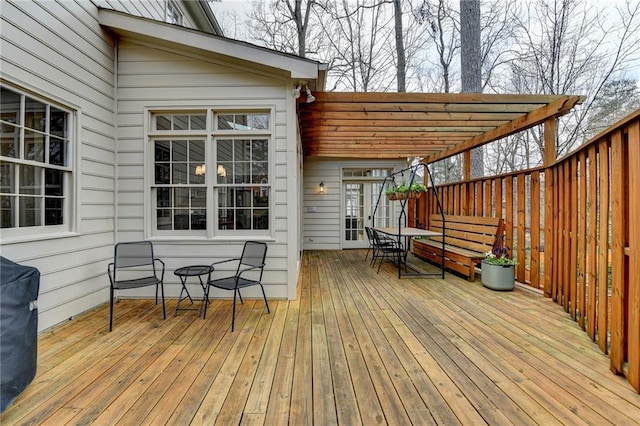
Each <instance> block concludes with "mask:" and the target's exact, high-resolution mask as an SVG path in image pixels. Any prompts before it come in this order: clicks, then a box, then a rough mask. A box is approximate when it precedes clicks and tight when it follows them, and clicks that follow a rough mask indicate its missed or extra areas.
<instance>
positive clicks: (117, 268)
mask: <svg viewBox="0 0 640 426" xmlns="http://www.w3.org/2000/svg"><path fill="white" fill-rule="evenodd" d="M160 266H161V268H160ZM107 273H108V274H109V281H110V282H111V292H110V300H109V303H110V306H109V331H111V330H112V329H113V299H114V292H115V290H128V289H132V288H140V287H147V286H151V285H155V286H156V305H157V304H158V289H160V292H161V295H162V319H167V313H166V311H165V306H164V285H163V280H164V262H163V261H162V260H160V259H157V258H156V257H155V256H154V255H153V244H151V241H132V242H124V243H118V244H116V245H115V248H114V256H113V262H111V263H109V266H108V267H107Z"/></svg>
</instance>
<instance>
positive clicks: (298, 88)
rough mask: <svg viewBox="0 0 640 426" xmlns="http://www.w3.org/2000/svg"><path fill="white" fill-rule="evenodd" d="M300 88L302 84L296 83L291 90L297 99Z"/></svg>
mask: <svg viewBox="0 0 640 426" xmlns="http://www.w3.org/2000/svg"><path fill="white" fill-rule="evenodd" d="M300 90H302V85H300V84H298V85H297V86H296V88H295V89H293V90H292V93H293V97H294V98H296V99H298V98H299V97H300Z"/></svg>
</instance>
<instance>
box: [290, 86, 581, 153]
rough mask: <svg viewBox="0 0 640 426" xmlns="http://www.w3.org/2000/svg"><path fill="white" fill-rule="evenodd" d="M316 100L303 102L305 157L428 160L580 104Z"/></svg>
mask: <svg viewBox="0 0 640 426" xmlns="http://www.w3.org/2000/svg"><path fill="white" fill-rule="evenodd" d="M315 96H316V100H315V102H313V103H310V104H308V103H304V102H301V103H298V108H299V111H298V117H299V123H300V132H301V138H302V142H303V146H304V152H305V155H307V156H324V157H347V156H351V157H353V158H390V159H391V158H394V159H395V158H403V157H405V158H406V157H410V156H421V157H426V159H427V160H428V161H429V162H431V161H434V159H439V158H444V157H446V156H450V155H455V154H456V153H459V152H464V151H465V150H467V149H470V148H473V147H475V146H478V145H482V144H485V143H488V142H490V141H492V140H496V139H500V138H502V137H504V136H507V135H509V134H513V133H516V132H518V131H521V130H524V129H526V128H528V127H532V126H534V125H536V124H538V123H540V122H543V121H544V120H546V119H547V118H549V117H555V116H558V115H562V114H564V113H566V112H567V111H569V110H570V109H571V108H572V107H573V106H574V105H575V104H576V103H578V102H580V101H581V98H579V97H577V96H557V95H487V94H479V93H455V94H452V93H371V92H365V93H336V92H329V93H325V92H317V93H316V94H315ZM351 147H353V149H355V150H356V151H351ZM421 148H422V149H421ZM342 150H345V152H346V154H345V153H343V152H342Z"/></svg>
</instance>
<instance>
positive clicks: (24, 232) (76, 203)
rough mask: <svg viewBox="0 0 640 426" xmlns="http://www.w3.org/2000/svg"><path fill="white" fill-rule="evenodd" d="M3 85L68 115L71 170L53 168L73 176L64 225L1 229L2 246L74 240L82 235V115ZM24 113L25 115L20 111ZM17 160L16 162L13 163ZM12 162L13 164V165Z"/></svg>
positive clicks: (77, 110) (59, 102)
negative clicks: (41, 241) (80, 220)
mask: <svg viewBox="0 0 640 426" xmlns="http://www.w3.org/2000/svg"><path fill="white" fill-rule="evenodd" d="M0 82H1V83H2V85H3V86H4V87H6V88H7V89H10V90H13V91H14V92H17V93H19V94H21V95H24V96H28V97H30V98H33V99H36V100H39V101H41V102H44V103H46V104H49V105H51V106H54V107H56V108H58V109H60V110H62V111H64V112H66V113H68V114H69V121H70V123H69V138H68V139H69V146H68V155H69V158H68V164H69V165H68V166H66V167H64V166H56V167H54V168H60V169H66V170H68V171H69V173H70V176H69V175H68V177H69V179H68V182H66V183H65V184H66V185H67V186H66V187H65V189H66V190H67V195H65V203H64V217H65V221H64V224H62V225H48V226H47V225H42V226H28V227H21V228H1V229H0V233H1V234H2V239H1V240H0V245H7V244H15V243H23V242H30V241H40V240H49V239H57V238H67V237H75V236H78V235H79V232H78V231H77V229H78V218H79V212H80V208H81V200H80V197H78V195H77V194H78V192H79V188H80V185H81V178H80V174H81V173H80V170H81V160H80V159H81V158H82V154H81V141H80V135H81V129H82V126H81V122H82V111H81V108H80V107H79V106H77V105H73V104H71V103H68V102H65V101H63V100H59V99H53V98H52V97H51V96H47V95H45V94H42V93H41V92H39V91H37V90H29V89H27V88H24V87H22V86H18V85H16V84H12V83H10V82H9V81H7V80H4V79H0ZM21 113H22V111H21ZM12 160H15V159H12ZM12 162H13V161H12ZM16 162H18V163H21V164H32V165H39V164H42V163H38V162H32V161H29V160H17V161H16Z"/></svg>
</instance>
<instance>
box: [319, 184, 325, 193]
mask: <svg viewBox="0 0 640 426" xmlns="http://www.w3.org/2000/svg"><path fill="white" fill-rule="evenodd" d="M318 194H324V182H320V185H318Z"/></svg>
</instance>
